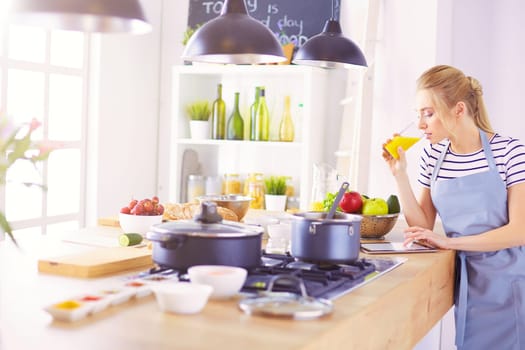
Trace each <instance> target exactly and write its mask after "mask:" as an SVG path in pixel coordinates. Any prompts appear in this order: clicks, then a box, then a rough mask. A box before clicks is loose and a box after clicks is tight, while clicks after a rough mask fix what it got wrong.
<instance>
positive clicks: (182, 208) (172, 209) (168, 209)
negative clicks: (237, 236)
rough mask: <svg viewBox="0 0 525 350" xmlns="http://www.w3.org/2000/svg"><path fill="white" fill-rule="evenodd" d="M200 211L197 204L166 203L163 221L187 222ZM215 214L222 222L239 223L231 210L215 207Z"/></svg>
mask: <svg viewBox="0 0 525 350" xmlns="http://www.w3.org/2000/svg"><path fill="white" fill-rule="evenodd" d="M199 210H200V204H197V203H166V204H165V205H164V214H163V215H164V217H163V218H164V220H188V219H193V217H194V216H195V214H196V213H197V212H198V211H199ZM217 212H218V213H219V215H220V216H222V218H223V219H224V220H230V221H239V217H238V216H237V214H235V213H234V212H233V211H232V210H230V209H228V208H223V207H219V206H218V207H217Z"/></svg>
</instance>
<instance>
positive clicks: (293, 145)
mask: <svg viewBox="0 0 525 350" xmlns="http://www.w3.org/2000/svg"><path fill="white" fill-rule="evenodd" d="M175 142H176V143H178V144H180V145H210V146H221V145H232V146H239V147H243V146H256V147H268V148H272V147H279V148H281V147H285V148H301V147H302V146H303V143H302V142H283V141H248V140H212V139H208V140H195V139H178V140H175Z"/></svg>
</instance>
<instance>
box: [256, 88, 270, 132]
mask: <svg viewBox="0 0 525 350" xmlns="http://www.w3.org/2000/svg"><path fill="white" fill-rule="evenodd" d="M255 129H256V130H255V140H257V141H268V140H269V139H270V113H269V112H268V105H267V104H266V90H265V88H264V87H262V86H261V91H260V93H259V103H258V104H257V116H256V122H255Z"/></svg>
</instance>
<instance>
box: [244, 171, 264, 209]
mask: <svg viewBox="0 0 525 350" xmlns="http://www.w3.org/2000/svg"><path fill="white" fill-rule="evenodd" d="M244 194H245V195H246V196H249V197H252V201H251V202H250V208H253V209H264V182H263V174H261V173H250V174H248V178H247V179H246V182H245V183H244Z"/></svg>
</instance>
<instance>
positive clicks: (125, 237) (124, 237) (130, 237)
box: [118, 233, 143, 247]
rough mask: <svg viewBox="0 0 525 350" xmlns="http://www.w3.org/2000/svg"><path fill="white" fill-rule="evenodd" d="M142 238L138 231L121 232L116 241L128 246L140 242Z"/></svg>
mask: <svg viewBox="0 0 525 350" xmlns="http://www.w3.org/2000/svg"><path fill="white" fill-rule="evenodd" d="M142 239H143V238H142V235H141V234H140V233H123V234H121V235H120V236H119V237H118V242H119V244H120V245H121V246H122V247H129V246H132V245H137V244H140V243H141V242H142Z"/></svg>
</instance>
